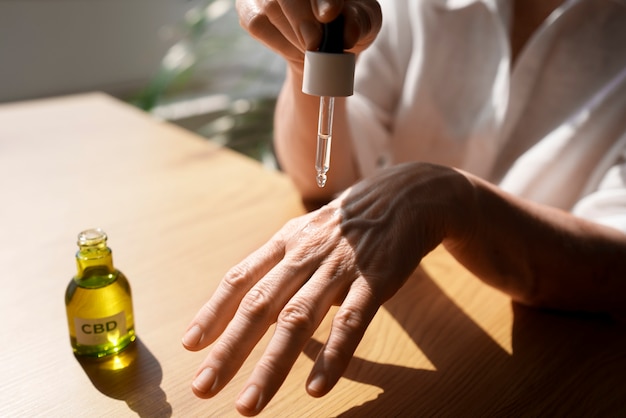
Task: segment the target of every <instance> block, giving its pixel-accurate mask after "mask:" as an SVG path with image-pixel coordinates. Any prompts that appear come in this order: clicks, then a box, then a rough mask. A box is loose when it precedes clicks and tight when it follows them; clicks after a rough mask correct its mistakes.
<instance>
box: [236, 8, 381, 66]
mask: <svg viewBox="0 0 626 418" xmlns="http://www.w3.org/2000/svg"><path fill="white" fill-rule="evenodd" d="M237 12H238V14H239V21H240V24H241V26H242V27H243V28H244V29H246V30H247V31H248V32H249V33H250V34H251V35H252V36H254V37H255V38H257V39H258V40H259V41H261V42H262V43H264V44H265V45H267V46H268V47H269V48H271V49H272V50H274V51H275V52H277V53H278V54H280V55H281V56H283V57H284V58H285V59H286V60H287V62H289V63H295V64H298V65H297V67H298V68H300V67H302V62H303V61H304V51H306V50H316V49H317V48H318V47H319V45H320V42H321V40H322V23H328V22H330V21H332V20H333V19H335V18H336V17H337V16H338V15H340V14H343V15H344V16H345V30H344V44H345V48H346V49H350V50H352V52H355V53H358V52H361V51H362V50H364V49H365V48H367V46H369V45H370V44H371V43H372V41H373V40H374V38H376V35H377V34H378V31H379V30H380V27H381V24H382V14H381V11H380V5H379V4H378V2H377V1H376V0H310V1H307V0H237Z"/></svg>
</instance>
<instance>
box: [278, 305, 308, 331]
mask: <svg viewBox="0 0 626 418" xmlns="http://www.w3.org/2000/svg"><path fill="white" fill-rule="evenodd" d="M277 326H279V327H281V328H283V329H286V330H289V331H291V332H297V333H313V331H315V326H316V323H315V316H314V315H313V314H312V312H311V310H310V309H308V308H307V307H305V306H304V305H302V304H299V303H291V304H289V305H287V306H285V308H284V309H283V310H282V311H281V312H280V315H279V316H278V321H277Z"/></svg>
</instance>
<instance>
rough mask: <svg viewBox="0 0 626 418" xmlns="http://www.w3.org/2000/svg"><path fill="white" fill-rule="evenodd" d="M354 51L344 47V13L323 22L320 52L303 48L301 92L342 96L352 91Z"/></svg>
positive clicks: (314, 94) (349, 94)
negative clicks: (330, 20)
mask: <svg viewBox="0 0 626 418" xmlns="http://www.w3.org/2000/svg"><path fill="white" fill-rule="evenodd" d="M355 63H356V59H355V56H354V54H353V53H351V52H344V50H343V16H342V15H339V17H338V18H337V19H335V20H333V21H332V22H330V23H327V24H325V25H324V38H323V40H322V44H321V45H320V48H319V51H306V53H305V55H304V75H303V80H302V92H303V93H306V94H310V95H313V96H330V97H345V96H351V95H352V93H353V92H354V66H355Z"/></svg>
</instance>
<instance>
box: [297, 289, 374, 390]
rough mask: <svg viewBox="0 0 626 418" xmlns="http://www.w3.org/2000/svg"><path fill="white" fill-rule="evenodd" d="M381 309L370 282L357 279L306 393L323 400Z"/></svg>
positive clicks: (341, 308) (313, 372)
mask: <svg viewBox="0 0 626 418" xmlns="http://www.w3.org/2000/svg"><path fill="white" fill-rule="evenodd" d="M379 307H380V300H379V298H378V297H376V295H375V294H374V292H373V291H372V289H371V288H370V287H369V285H368V284H367V282H366V281H365V280H364V279H363V278H362V277H361V278H359V279H357V280H356V281H355V282H354V284H353V285H352V288H351V290H350V291H349V292H348V295H347V296H346V298H345V300H344V302H343V304H342V305H341V307H340V308H339V310H338V311H337V313H336V314H335V317H334V318H333V323H332V326H331V331H330V335H329V336H328V339H327V341H326V344H324V347H323V348H322V350H321V351H320V352H319V354H318V356H317V358H316V359H315V364H314V365H313V368H312V370H311V374H310V375H309V378H308V380H307V384H306V388H307V392H308V393H309V394H310V395H311V396H315V397H320V396H323V395H325V394H326V393H328V392H329V391H330V390H331V389H332V388H333V387H334V386H335V384H336V383H337V381H339V378H340V377H341V376H342V375H343V374H344V372H345V371H346V368H347V367H348V364H349V363H350V360H351V359H352V356H353V355H354V351H355V350H356V348H357V346H358V345H359V343H360V342H361V339H362V338H363V335H364V334H365V331H366V329H367V327H368V326H369V324H370V322H371V321H372V319H373V318H374V315H376V312H377V311H378V308H379Z"/></svg>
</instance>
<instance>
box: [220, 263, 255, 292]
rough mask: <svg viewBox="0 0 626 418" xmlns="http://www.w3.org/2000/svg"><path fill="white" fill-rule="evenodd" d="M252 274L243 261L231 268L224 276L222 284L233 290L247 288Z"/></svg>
mask: <svg viewBox="0 0 626 418" xmlns="http://www.w3.org/2000/svg"><path fill="white" fill-rule="evenodd" d="M251 277H252V274H251V272H250V269H249V267H248V266H247V265H246V264H245V263H241V264H238V265H236V266H235V267H233V268H231V269H230V270H229V271H228V272H227V273H226V275H225V276H224V278H223V279H222V284H223V285H224V286H226V287H228V288H230V289H231V290H234V291H235V292H237V291H241V290H245V289H247V288H248V286H249V283H250V280H251Z"/></svg>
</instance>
